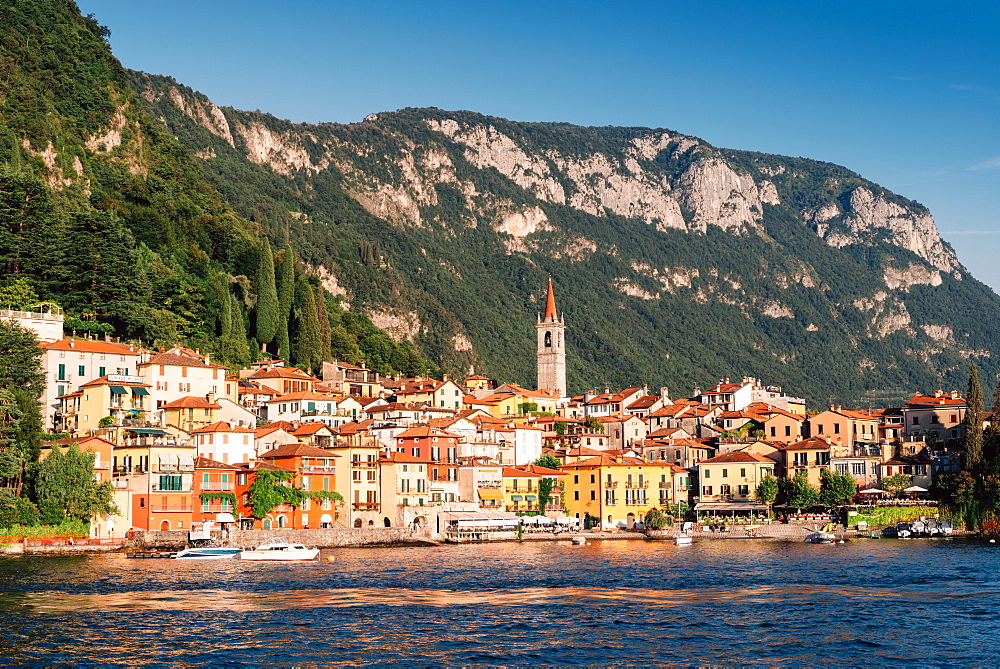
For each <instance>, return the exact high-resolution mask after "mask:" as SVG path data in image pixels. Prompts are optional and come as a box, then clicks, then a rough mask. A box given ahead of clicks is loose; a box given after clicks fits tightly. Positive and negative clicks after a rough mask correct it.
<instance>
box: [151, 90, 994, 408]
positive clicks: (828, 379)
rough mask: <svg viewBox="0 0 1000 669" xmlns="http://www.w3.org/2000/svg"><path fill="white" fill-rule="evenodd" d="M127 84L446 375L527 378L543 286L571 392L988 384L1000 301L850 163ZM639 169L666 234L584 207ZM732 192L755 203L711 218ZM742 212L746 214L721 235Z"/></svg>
mask: <svg viewBox="0 0 1000 669" xmlns="http://www.w3.org/2000/svg"><path fill="white" fill-rule="evenodd" d="M132 82H133V86H134V87H135V89H136V90H137V91H141V92H142V98H143V100H144V101H145V102H146V104H147V108H148V109H149V110H150V113H151V114H152V115H153V116H154V117H155V118H157V119H159V120H160V121H162V122H163V123H164V124H165V125H166V126H167V127H168V128H169V130H170V132H171V133H172V134H174V135H175V136H176V137H177V138H178V139H179V140H180V141H181V142H182V143H183V144H184V145H185V146H187V147H188V149H189V150H190V151H192V153H194V154H195V155H197V156H199V160H200V162H201V164H202V165H203V166H204V169H205V171H206V174H207V175H208V178H209V179H210V180H211V181H212V183H213V184H214V185H215V186H216V187H217V188H218V189H219V190H220V192H222V193H223V195H224V196H225V197H226V199H227V201H228V202H229V203H230V204H231V205H232V206H233V207H234V208H235V209H236V210H237V211H239V212H240V213H242V214H244V215H245V216H248V217H252V218H253V219H254V220H256V221H258V222H259V223H260V224H261V225H263V226H264V227H265V229H266V230H268V231H269V234H270V235H271V236H274V237H281V236H284V235H287V237H288V239H290V240H292V242H293V243H294V244H295V245H296V248H297V249H299V251H300V253H301V254H302V257H303V258H304V259H305V260H306V261H307V262H308V263H309V264H310V265H311V266H314V267H319V266H322V268H323V269H324V271H326V272H328V273H329V274H330V275H332V276H333V277H335V279H336V282H337V285H338V288H339V289H341V290H343V291H344V293H345V298H346V299H347V300H348V301H349V302H350V303H351V304H352V305H353V306H354V307H355V308H358V309H361V310H363V311H365V312H366V313H373V314H378V315H380V316H382V317H385V315H386V314H387V313H388V314H389V315H390V316H395V317H397V318H398V319H399V320H400V321H404V322H406V323H410V324H411V327H410V328H409V330H408V331H407V332H404V333H402V334H401V333H398V332H397V333H396V334H397V336H408V337H410V338H411V340H412V341H414V342H415V343H416V344H417V345H419V346H420V347H421V349H422V350H424V351H426V352H427V353H428V354H430V355H431V356H432V357H433V358H434V359H435V360H437V361H439V362H440V363H441V365H442V366H443V367H444V368H445V369H446V370H447V371H450V372H453V373H462V372H465V371H467V370H468V368H469V367H470V366H471V365H474V366H475V368H476V370H477V371H479V372H481V373H486V374H490V375H492V376H497V377H502V378H505V379H513V380H515V381H518V382H521V383H532V382H533V380H534V379H533V376H534V358H533V353H534V327H533V323H534V319H535V316H536V314H537V312H538V310H539V309H540V300H541V299H542V297H543V288H544V285H545V282H546V279H547V277H548V276H549V275H551V276H552V277H553V280H554V282H555V285H556V290H557V299H558V302H559V307H560V309H562V310H563V311H564V312H565V316H566V321H567V325H568V332H569V334H568V336H567V337H568V338H567V341H568V343H569V347H570V348H569V350H570V353H569V365H568V367H569V386H570V389H571V390H575V391H582V390H583V389H585V388H588V387H594V386H603V385H604V384H605V383H609V384H611V385H613V386H615V385H617V386H621V385H626V384H628V385H632V384H636V383H642V382H647V383H649V384H650V385H669V386H671V387H674V388H675V389H676V392H677V393H678V394H680V393H686V392H688V391H689V390H690V389H691V387H692V386H696V385H700V386H702V387H704V386H705V385H707V384H711V383H713V382H714V381H715V380H716V379H717V378H718V377H719V376H730V377H738V376H743V375H748V376H757V377H760V378H762V379H764V380H765V381H766V382H768V383H772V384H776V385H782V386H785V387H786V388H787V389H788V390H791V391H792V392H796V393H801V394H803V395H805V396H806V397H807V398H809V399H810V400H811V401H812V402H814V403H825V402H827V401H828V400H833V401H837V402H841V403H844V404H854V403H858V404H863V405H867V404H868V403H874V404H881V403H884V402H885V401H887V398H901V397H904V396H908V394H910V393H912V392H913V391H915V390H917V389H930V388H932V387H935V386H946V387H949V388H950V387H956V388H960V387H962V386H963V384H964V377H965V375H966V374H967V370H968V363H969V360H970V359H972V360H974V361H976V362H977V364H979V365H980V366H981V367H983V368H985V369H987V370H990V372H989V373H994V372H995V371H997V370H995V369H994V368H995V367H996V364H995V363H994V362H992V361H993V360H994V359H995V356H993V357H991V355H990V354H991V353H992V352H993V351H996V350H998V349H1000V346H998V344H1000V342H998V341H997V334H996V333H997V327H996V325H997V323H996V313H997V307H998V306H1000V304H998V298H997V296H996V295H995V294H994V293H993V292H992V291H991V290H989V289H988V288H987V287H986V286H984V285H983V284H981V283H979V282H978V281H976V280H975V279H974V278H973V277H971V276H970V275H969V274H968V273H967V272H966V271H965V270H964V268H962V267H961V266H960V265H959V264H958V262H957V260H956V259H955V258H954V253H953V251H952V250H951V248H950V247H948V246H947V244H945V243H943V242H942V241H941V240H940V238H939V237H938V236H937V231H936V228H934V226H933V222H932V221H931V220H930V217H929V213H928V212H927V211H926V209H925V208H924V207H922V206H921V205H919V204H918V203H916V202H913V201H911V200H908V199H906V198H904V197H900V196H898V195H896V194H894V193H891V192H889V191H886V190H885V189H882V188H881V187H879V186H878V185H877V184H873V183H871V182H869V181H867V180H865V179H863V178H862V177H861V176H859V175H857V174H855V173H853V172H851V171H850V170H848V169H845V168H843V167H840V166H837V165H832V164H829V163H822V162H818V161H812V160H808V159H803V158H787V157H782V156H773V155H767V154H758V153H751V152H737V151H729V150H724V149H717V148H715V147H713V146H711V145H709V144H707V143H705V142H704V141H702V140H698V139H697V138H691V137H686V136H683V135H679V134H677V133H673V132H672V131H669V130H652V129H646V128H583V127H577V126H572V125H568V124H556V123H516V122H512V121H508V120H505V119H499V118H493V117H487V116H483V115H480V114H475V113H472V112H448V111H443V110H437V109H407V110H401V111H398V112H391V113H380V114H377V115H372V116H370V117H369V118H368V119H366V120H365V121H364V122H362V123H356V124H350V125H340V124H320V125H308V124H292V123H290V122H287V121H282V120H280V119H276V118H274V117H271V116H269V115H267V114H263V113H260V112H244V111H238V110H234V109H230V108H221V109H220V108H218V107H216V106H215V105H214V104H212V103H211V101H210V100H209V99H208V98H206V97H205V96H204V95H201V94H199V93H197V92H195V91H192V90H191V89H190V88H187V87H185V86H182V85H180V84H178V83H177V82H175V81H174V80H172V79H170V78H167V77H158V76H152V75H146V74H142V73H132ZM206 119H213V120H212V121H211V122H206ZM456 128H457V130H456ZM470 137H478V138H479V139H477V140H470V139H469V138H470ZM483 137H486V138H487V140H482V138H483ZM658 137H659V138H663V139H662V141H660V143H659V144H657V145H656V146H655V147H654V148H653V149H651V150H649V151H646V152H645V153H644V154H642V155H640V153H642V152H641V151H638V150H636V149H635V147H636V146H639V147H643V146H646V145H648V144H649V142H650V141H652V140H651V139H649V138H658ZM262 138H263V139H262ZM490 138H493V139H490ZM494 140H495V141H494ZM475 141H480V142H481V141H486V142H493V144H492V145H490V146H486V145H484V144H482V143H480V144H475ZM511 147H513V148H511ZM504 152H506V153H504ZM484 156H486V157H485V158H484ZM497 156H499V157H497ZM505 156H507V157H509V156H516V158H513V159H511V160H507V157H505ZM491 160H492V161H494V162H493V164H485V163H489V162H490V161H491ZM504 161H506V162H504ZM587 161H590V162H589V163H588V162H587ZM602 161H603V163H608V164H610V168H608V169H604V168H600V169H596V168H594V169H595V170H596V171H591V172H589V173H586V172H585V173H583V174H582V176H581V174H580V172H581V169H582V168H580V167H579V166H580V165H584V166H586V165H592V164H595V162H596V163H601V164H603V163H602ZM442 164H444V165H446V168H441V167H440V166H441V165H442ZM587 169H592V168H590V167H587ZM601 169H603V172H601V171H600V170H601ZM574 170H575V171H576V173H574ZM699 170H701V172H699ZM699 174H700V175H701V176H699ZM539 175H548V177H546V178H545V179H542V178H541V177H540V176H539ZM637 175H638V176H637ZM706 175H707V176H706ZM549 177H551V178H549ZM626 178H628V179H632V182H633V183H632V184H631V185H628V184H626V186H623V187H622V190H625V189H626V188H633V190H634V189H635V188H638V187H639V186H641V187H642V188H646V185H648V184H656V185H657V186H656V187H657V188H659V189H660V191H661V192H662V193H663V194H666V195H664V196H663V197H661V199H660V200H657V199H656V198H657V197H659V196H658V195H656V194H655V193H653V194H652V195H649V194H648V193H647V194H646V195H643V194H642V193H640V194H639V195H635V196H634V197H633V199H634V200H636V201H640V200H642V198H643V197H645V198H646V199H647V200H648V203H647V204H648V205H649V207H648V208H651V209H652V208H655V207H657V206H661V205H663V206H667V205H670V203H669V202H668V201H667V199H666V198H667V195H669V196H670V197H672V198H673V199H674V200H676V201H677V202H679V206H678V210H679V212H678V215H677V216H676V217H675V220H674V221H673V222H672V223H671V224H670V225H667V224H664V223H662V221H659V219H656V218H651V216H650V215H645V216H636V215H629V214H628V212H625V213H621V212H618V211H615V210H614V207H615V206H618V207H619V209H621V208H622V207H623V206H624V205H618V204H615V202H614V201H613V197H605V198H604V200H603V203H607V202H611V203H612V205H613V206H607V205H606V204H605V206H593V207H591V206H590V205H589V204H588V200H587V198H591V200H593V198H594V197H595V196H594V195H593V193H595V192H600V189H602V188H603V189H605V192H610V191H609V190H608V189H611V190H613V189H612V188H611V187H612V186H613V185H614V184H613V182H615V180H616V179H619V180H620V179H626ZM699 179H701V181H700V182H699ZM713 179H716V180H719V179H721V181H719V183H715V182H714V181H713ZM726 179H729V180H730V181H729V182H727V181H726ZM733 179H736V180H742V181H735V182H734V181H732V180H733ZM730 182H732V183H737V184H743V185H742V186H740V187H741V188H742V187H745V188H747V189H748V190H747V192H750V195H749V196H747V197H746V198H744V200H737V199H734V198H733V197H730V200H729V201H727V202H725V203H724V204H723V205H722V206H721V207H719V208H718V209H717V210H711V207H712V206H713V205H712V204H711V201H710V200H711V197H715V196H717V197H721V198H722V199H725V198H726V197H727V192H726V189H727V188H730V185H731V183H730ZM609 184H611V186H609ZM635 184H639V186H636V185H635ZM706 184H707V185H706ZM748 184H752V186H750V185H748ZM546 189H548V191H547V190H546ZM753 189H757V190H758V191H759V192H760V193H762V194H763V193H765V191H766V192H767V193H768V195H767V197H766V198H765V197H764V195H761V196H760V197H759V198H758V199H756V200H755V199H754V196H753V193H752V192H751V191H752V190H753ZM552 190H557V191H559V194H558V197H552V196H550V195H548V194H547V192H551V191H552ZM647 190H648V189H647ZM734 192H735V191H734ZM678 193H679V195H677V194H678ZM720 193H721V195H719V194H720ZM611 195H612V196H614V195H615V194H614V193H611ZM731 195H732V193H729V194H728V196H731ZM559 198H562V201H557V200H559ZM765 199H766V200H769V201H765ZM744 201H745V204H746V206H745V207H744V209H745V211H744V214H743V215H744V216H745V217H748V218H747V221H749V222H745V223H744V224H741V225H730V224H727V223H725V219H726V217H727V216H731V212H732V211H735V210H737V209H739V207H740V206H743V202H744ZM386 203H388V204H386ZM671 206H673V205H671ZM727 206H728V209H727ZM588 208H589V211H588V210H587V209H588ZM824 208H826V209H824ZM536 210H537V212H540V215H541V216H542V217H543V218H544V220H545V224H544V225H543V226H538V227H537V229H534V230H533V231H531V232H529V233H528V234H526V235H523V236H518V235H517V234H511V232H510V230H509V229H507V228H505V225H506V224H505V223H504V221H505V220H506V219H505V216H508V215H509V213H510V212H518V211H520V212H524V211H529V212H530V211H536ZM706 212H707V213H706ZM710 215H711V216H715V218H714V219H713V218H711V216H710ZM879 217H881V218H879ZM727 226H728V227H727ZM522 232H523V231H522ZM404 330H405V328H404ZM466 339H467V340H468V341H469V342H471V345H472V346H471V350H468V347H466V346H464V345H463V342H465V341H466Z"/></svg>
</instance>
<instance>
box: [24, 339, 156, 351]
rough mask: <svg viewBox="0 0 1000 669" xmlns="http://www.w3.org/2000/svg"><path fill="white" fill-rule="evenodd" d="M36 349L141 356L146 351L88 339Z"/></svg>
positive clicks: (47, 345) (42, 346)
mask: <svg viewBox="0 0 1000 669" xmlns="http://www.w3.org/2000/svg"><path fill="white" fill-rule="evenodd" d="M38 348H43V349H45V350H48V351H83V352H84V353H113V354H115V355H141V354H143V353H145V352H146V351H145V350H144V349H141V348H139V347H138V346H132V345H131V344H119V343H117V342H111V341H91V340H89V339H60V340H59V341H53V342H48V343H43V344H39V345H38Z"/></svg>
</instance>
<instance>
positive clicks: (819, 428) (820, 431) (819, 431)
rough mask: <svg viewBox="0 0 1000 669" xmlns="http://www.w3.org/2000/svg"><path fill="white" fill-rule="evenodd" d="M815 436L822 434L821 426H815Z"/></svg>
mask: <svg viewBox="0 0 1000 669" xmlns="http://www.w3.org/2000/svg"><path fill="white" fill-rule="evenodd" d="M816 434H823V426H822V425H817V426H816Z"/></svg>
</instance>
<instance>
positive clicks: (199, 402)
mask: <svg viewBox="0 0 1000 669" xmlns="http://www.w3.org/2000/svg"><path fill="white" fill-rule="evenodd" d="M221 409H222V407H221V406H219V404H218V403H217V402H213V401H211V400H209V399H208V398H206V397H182V398H180V399H178V400H174V401H173V402H170V403H169V404H164V405H163V406H162V407H160V410H161V411H162V412H163V421H164V423H166V424H167V425H168V426H170V425H172V426H174V427H178V428H180V429H182V430H184V431H185V432H192V431H194V430H197V429H198V428H199V427H205V426H206V425H211V424H212V423H217V422H218V421H219V411H220V410H221Z"/></svg>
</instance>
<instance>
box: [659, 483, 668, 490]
mask: <svg viewBox="0 0 1000 669" xmlns="http://www.w3.org/2000/svg"><path fill="white" fill-rule="evenodd" d="M669 489H670V484H669V483H667V482H666V481H660V490H669Z"/></svg>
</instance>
